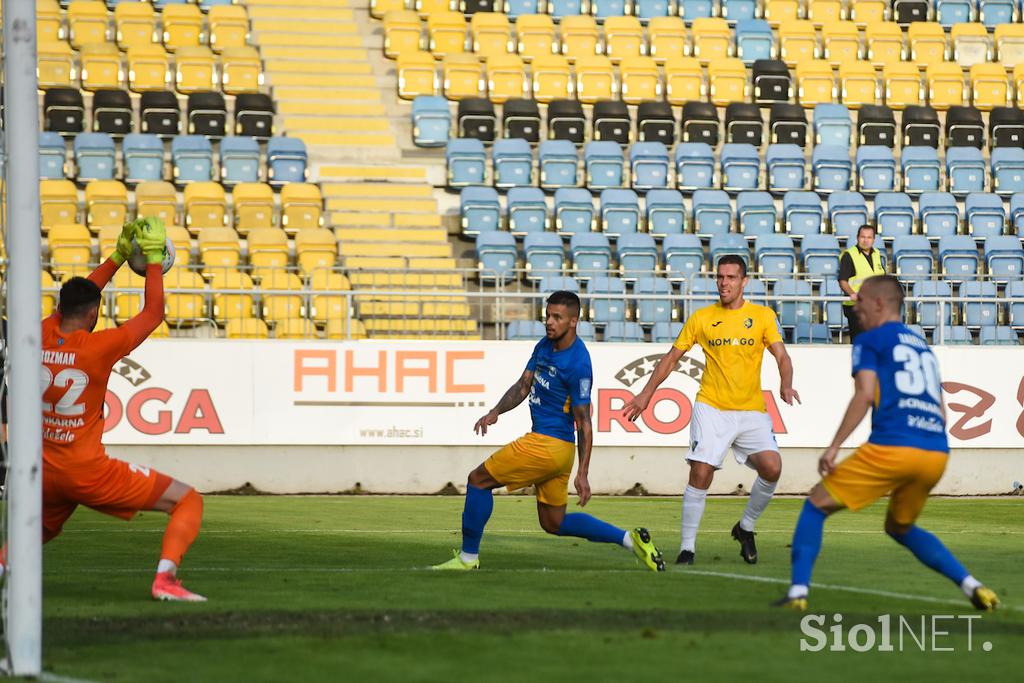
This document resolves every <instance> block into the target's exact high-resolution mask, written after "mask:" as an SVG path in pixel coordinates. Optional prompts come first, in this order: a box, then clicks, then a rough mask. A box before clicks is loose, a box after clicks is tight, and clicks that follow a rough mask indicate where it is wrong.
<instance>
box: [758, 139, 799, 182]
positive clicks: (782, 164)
mask: <svg viewBox="0 0 1024 683" xmlns="http://www.w3.org/2000/svg"><path fill="white" fill-rule="evenodd" d="M765 168H766V169H767V172H768V190H769V191H771V192H776V193H779V192H786V191H787V190H802V189H804V186H805V185H806V170H805V168H804V151H803V150H802V149H800V147H799V146H797V145H792V144H783V143H777V144H773V145H768V152H767V153H766V155H765Z"/></svg>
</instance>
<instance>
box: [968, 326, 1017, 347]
mask: <svg viewBox="0 0 1024 683" xmlns="http://www.w3.org/2000/svg"><path fill="white" fill-rule="evenodd" d="M978 339H979V342H980V343H981V345H982V346H1018V345H1019V344H1020V338H1019V337H1018V336H1017V333H1016V332H1014V331H1013V329H1012V328H1010V327H1007V326H1005V325H998V326H996V327H982V328H981V330H980V331H979V334H978Z"/></svg>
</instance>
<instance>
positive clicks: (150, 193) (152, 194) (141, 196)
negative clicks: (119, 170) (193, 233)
mask: <svg viewBox="0 0 1024 683" xmlns="http://www.w3.org/2000/svg"><path fill="white" fill-rule="evenodd" d="M135 213H136V215H137V216H139V217H142V218H149V217H154V216H155V217H157V218H159V219H160V220H162V221H163V222H164V223H165V224H167V225H178V199H177V193H176V192H175V190H174V185H171V184H170V183H168V182H165V181H162V180H156V181H143V182H141V183H139V184H138V185H136V186H135Z"/></svg>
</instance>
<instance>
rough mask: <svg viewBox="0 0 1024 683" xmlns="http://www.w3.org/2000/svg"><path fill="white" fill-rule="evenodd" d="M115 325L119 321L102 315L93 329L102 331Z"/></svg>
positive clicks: (151, 335)
mask: <svg viewBox="0 0 1024 683" xmlns="http://www.w3.org/2000/svg"><path fill="white" fill-rule="evenodd" d="M160 324H161V325H166V324H167V323H160ZM115 327H117V323H115V322H114V321H113V320H111V319H110V318H108V317H107V316H105V315H101V316H99V317H98V318H96V326H95V327H94V328H92V331H93V332H102V331H103V330H112V329H114V328H115ZM149 336H150V337H153V336H156V335H153V334H150V335H149Z"/></svg>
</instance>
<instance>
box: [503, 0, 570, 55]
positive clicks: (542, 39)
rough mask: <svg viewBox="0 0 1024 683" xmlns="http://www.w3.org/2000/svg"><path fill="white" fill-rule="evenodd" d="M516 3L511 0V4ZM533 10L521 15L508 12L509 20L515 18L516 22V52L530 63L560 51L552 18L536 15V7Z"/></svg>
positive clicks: (545, 15)
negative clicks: (537, 58)
mask: <svg viewBox="0 0 1024 683" xmlns="http://www.w3.org/2000/svg"><path fill="white" fill-rule="evenodd" d="M514 1H515V0H510V4H511V3H512V2H514ZM527 1H530V2H532V1H533V0H527ZM533 10H534V11H531V12H529V13H527V14H521V15H514V14H512V13H511V12H508V15H509V18H512V17H513V16H515V20H516V52H518V53H519V56H520V57H521V58H522V60H523V61H524V62H528V63H529V62H531V61H533V59H534V58H536V57H540V56H542V55H552V54H555V53H556V52H558V49H559V44H558V40H557V38H556V36H555V24H554V22H553V21H552V19H551V17H550V16H548V15H547V14H539V13H536V6H534V7H533Z"/></svg>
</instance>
